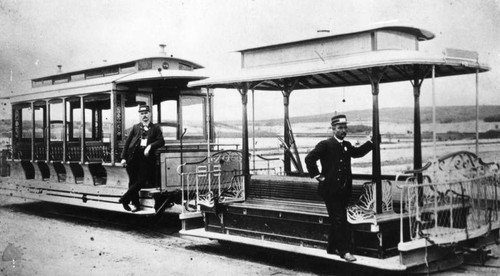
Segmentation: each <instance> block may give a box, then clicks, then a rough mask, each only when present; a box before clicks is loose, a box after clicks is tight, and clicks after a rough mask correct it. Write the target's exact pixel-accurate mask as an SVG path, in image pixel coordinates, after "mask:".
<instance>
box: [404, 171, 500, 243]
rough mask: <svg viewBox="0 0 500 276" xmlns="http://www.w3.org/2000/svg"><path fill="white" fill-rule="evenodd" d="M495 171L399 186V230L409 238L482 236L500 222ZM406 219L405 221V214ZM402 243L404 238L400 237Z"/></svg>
mask: <svg viewBox="0 0 500 276" xmlns="http://www.w3.org/2000/svg"><path fill="white" fill-rule="evenodd" d="M499 181H500V178H499V176H498V174H494V175H489V176H480V177H476V178H471V179H465V180H458V181H450V182H444V183H422V184H414V183H411V184H405V185H400V186H398V187H399V188H400V189H402V192H401V202H402V203H403V204H402V206H404V212H401V231H403V228H405V225H404V223H407V227H409V230H410V231H409V232H410V238H411V240H417V239H427V240H428V241H430V242H431V243H435V244H445V243H453V242H458V241H460V240H465V239H468V238H471V237H477V236H479V235H483V234H485V233H487V232H488V231H489V230H491V229H492V227H493V226H498V224H499V214H498V213H499V206H498V205H499V203H498V200H499V198H498V196H499V195H498V193H499V192H500V190H499V185H500V184H499ZM406 216H407V217H408V220H404V218H405V217H406ZM401 242H403V240H401Z"/></svg>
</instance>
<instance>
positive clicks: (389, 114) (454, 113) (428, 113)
mask: <svg viewBox="0 0 500 276" xmlns="http://www.w3.org/2000/svg"><path fill="white" fill-rule="evenodd" d="M345 114H346V116H347V118H348V120H349V121H371V120H372V110H371V109H366V110H354V111H346V112H345ZM334 115H335V113H333V112H332V113H323V114H316V115H308V116H298V117H291V118H290V120H291V121H292V123H312V122H327V121H329V120H330V118H331V117H332V116H334ZM379 118H380V121H382V122H390V123H410V122H413V108H412V107H394V108H381V109H380V111H379ZM420 120H421V122H422V123H423V124H426V123H431V122H432V107H421V108H420ZM474 120H476V107H475V106H441V107H436V121H437V122H438V123H456V122H467V121H474ZM479 120H482V121H489V122H500V105H482V106H480V107H479ZM224 124H226V125H234V124H236V125H239V124H241V121H225V122H224ZM256 124H258V125H267V126H269V125H277V124H279V125H281V124H283V119H269V120H258V121H256Z"/></svg>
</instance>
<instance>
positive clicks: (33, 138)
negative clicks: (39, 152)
mask: <svg viewBox="0 0 500 276" xmlns="http://www.w3.org/2000/svg"><path fill="white" fill-rule="evenodd" d="M30 107H31V161H32V162H34V161H35V102H31V103H30Z"/></svg>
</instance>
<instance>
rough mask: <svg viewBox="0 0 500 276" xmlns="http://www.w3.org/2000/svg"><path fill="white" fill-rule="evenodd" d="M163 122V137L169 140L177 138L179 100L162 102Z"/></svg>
mask: <svg viewBox="0 0 500 276" xmlns="http://www.w3.org/2000/svg"><path fill="white" fill-rule="evenodd" d="M161 123H162V124H161V129H162V131H163V137H164V138H166V139H168V140H175V139H177V127H178V119H177V100H168V101H163V102H161Z"/></svg>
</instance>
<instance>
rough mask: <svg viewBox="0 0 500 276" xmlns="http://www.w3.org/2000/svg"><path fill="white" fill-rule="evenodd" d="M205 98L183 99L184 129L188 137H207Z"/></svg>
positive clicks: (187, 97)
mask: <svg viewBox="0 0 500 276" xmlns="http://www.w3.org/2000/svg"><path fill="white" fill-rule="evenodd" d="M204 103H205V98H204V97H199V96H183V97H181V108H182V129H186V137H189V138H203V137H204V136H205V135H204V134H205V104H204Z"/></svg>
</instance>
